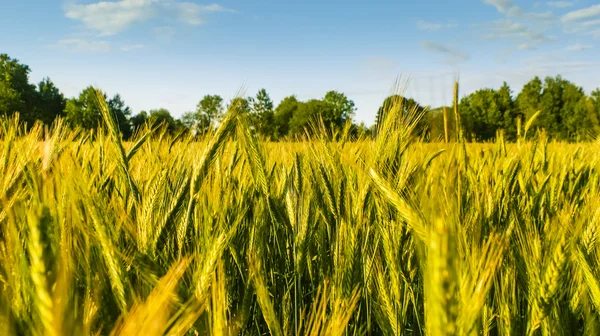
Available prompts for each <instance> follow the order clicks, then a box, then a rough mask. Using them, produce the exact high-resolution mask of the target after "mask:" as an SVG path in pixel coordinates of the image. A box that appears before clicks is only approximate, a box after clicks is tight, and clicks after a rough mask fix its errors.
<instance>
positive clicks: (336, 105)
mask: <svg viewBox="0 0 600 336" xmlns="http://www.w3.org/2000/svg"><path fill="white" fill-rule="evenodd" d="M323 101H324V102H325V103H328V104H330V105H331V106H332V107H333V109H332V112H333V115H332V116H331V118H332V120H331V122H332V123H333V124H335V125H337V126H339V127H341V126H342V125H344V124H345V123H346V121H347V120H350V119H352V117H354V112H355V111H356V108H355V106H354V101H352V100H350V99H348V97H346V95H345V94H343V93H341V92H337V91H329V92H327V93H326V94H325V97H323Z"/></svg>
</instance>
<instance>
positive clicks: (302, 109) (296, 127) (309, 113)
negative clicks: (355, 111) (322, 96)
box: [288, 99, 340, 135]
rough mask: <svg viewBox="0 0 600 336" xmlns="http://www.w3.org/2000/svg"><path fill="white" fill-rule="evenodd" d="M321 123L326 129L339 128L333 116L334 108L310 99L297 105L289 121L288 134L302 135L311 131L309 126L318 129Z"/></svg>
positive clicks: (328, 104) (320, 101) (321, 101)
mask: <svg viewBox="0 0 600 336" xmlns="http://www.w3.org/2000/svg"><path fill="white" fill-rule="evenodd" d="M321 120H322V121H323V124H324V126H325V127H326V128H327V129H331V128H332V127H333V128H336V127H338V128H339V127H340V126H339V125H338V123H337V122H338V121H339V120H338V119H337V118H336V115H335V110H334V106H332V105H331V104H330V103H328V102H325V101H323V100H319V99H311V100H309V101H307V102H302V103H299V104H298V107H297V109H296V110H295V111H294V113H293V115H292V117H291V119H290V120H289V124H288V126H289V134H291V135H303V134H304V133H305V131H309V132H310V131H312V128H311V126H315V127H318V126H319V124H318V123H320V121H321Z"/></svg>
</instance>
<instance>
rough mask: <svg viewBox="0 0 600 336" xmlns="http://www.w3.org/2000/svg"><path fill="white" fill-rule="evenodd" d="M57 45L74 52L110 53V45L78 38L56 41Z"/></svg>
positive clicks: (105, 42) (104, 42)
mask: <svg viewBox="0 0 600 336" xmlns="http://www.w3.org/2000/svg"><path fill="white" fill-rule="evenodd" d="M57 45H58V46H60V47H64V48H67V49H69V50H71V51H76V52H108V51H110V43H108V42H107V41H88V40H84V39H80V38H70V39H62V40H60V41H58V43H57Z"/></svg>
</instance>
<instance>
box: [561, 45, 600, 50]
mask: <svg viewBox="0 0 600 336" xmlns="http://www.w3.org/2000/svg"><path fill="white" fill-rule="evenodd" d="M592 47H593V46H592V45H590V44H581V43H575V44H572V45H570V46H568V47H566V48H565V50H568V51H583V50H586V49H590V48H592Z"/></svg>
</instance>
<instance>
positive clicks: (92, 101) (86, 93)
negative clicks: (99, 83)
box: [64, 86, 106, 129]
mask: <svg viewBox="0 0 600 336" xmlns="http://www.w3.org/2000/svg"><path fill="white" fill-rule="evenodd" d="M104 98H105V99H106V95H104ZM64 113H65V118H66V120H67V122H68V123H69V124H70V125H71V126H72V127H81V128H84V129H95V128H97V127H98V126H99V125H100V123H101V121H102V114H101V112H100V107H99V106H98V102H97V98H96V91H95V89H94V87H92V86H89V87H87V88H86V89H84V90H83V91H82V92H81V93H80V94H79V97H78V98H72V99H69V100H68V101H67V105H66V107H65V112H64Z"/></svg>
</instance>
